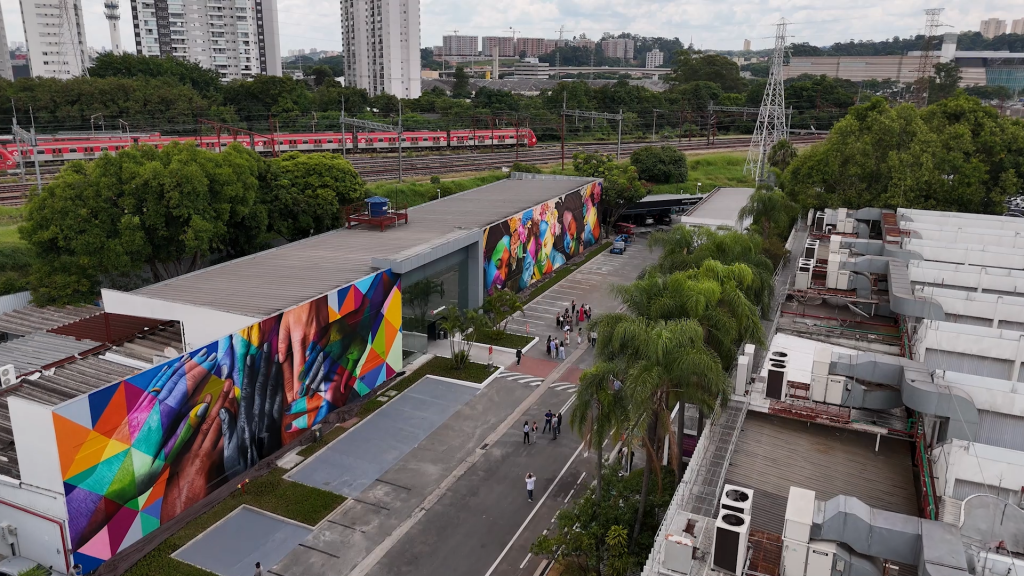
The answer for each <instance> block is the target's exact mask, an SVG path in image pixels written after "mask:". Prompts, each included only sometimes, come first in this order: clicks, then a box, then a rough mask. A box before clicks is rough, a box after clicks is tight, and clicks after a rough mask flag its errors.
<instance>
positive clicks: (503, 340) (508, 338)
mask: <svg viewBox="0 0 1024 576" xmlns="http://www.w3.org/2000/svg"><path fill="white" fill-rule="evenodd" d="M532 340H533V337H532V336H523V335H522V334H512V333H511V332H502V331H501V330H500V329H495V330H488V331H486V332H481V333H480V334H478V335H477V337H476V343H477V344H481V345H484V346H501V347H502V348H511V349H512V350H515V349H516V348H523V347H524V346H526V345H527V344H529V343H530V342H531V341H532Z"/></svg>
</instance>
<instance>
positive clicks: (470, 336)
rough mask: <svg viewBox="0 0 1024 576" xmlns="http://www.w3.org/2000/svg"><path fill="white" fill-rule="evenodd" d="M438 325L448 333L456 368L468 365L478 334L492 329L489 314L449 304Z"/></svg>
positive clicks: (453, 363)
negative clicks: (461, 308)
mask: <svg viewBox="0 0 1024 576" xmlns="http://www.w3.org/2000/svg"><path fill="white" fill-rule="evenodd" d="M438 326H439V327H440V328H441V329H442V330H444V331H445V332H447V333H448V344H449V346H450V347H451V354H452V366H453V367H454V368H455V369H456V370H462V369H463V368H465V367H466V364H467V363H468V362H469V355H470V353H471V352H472V351H473V345H474V344H476V339H477V336H478V335H479V334H480V333H481V332H484V331H486V330H489V329H490V325H489V324H488V319H487V316H485V315H484V314H483V313H481V312H480V311H479V310H459V309H458V308H457V307H455V306H448V307H447V308H445V309H444V310H443V311H442V312H441V321H440V322H439V323H438Z"/></svg>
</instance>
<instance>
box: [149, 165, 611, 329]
mask: <svg viewBox="0 0 1024 576" xmlns="http://www.w3.org/2000/svg"><path fill="white" fill-rule="evenodd" d="M594 181H595V179H594V178H572V177H561V178H552V177H548V178H536V179H535V178H527V179H508V180H500V181H498V182H495V183H493V184H488V185H486V186H481V187H480V188H474V189H472V190H467V191H465V192H462V193H459V194H453V195H452V196H448V197H446V198H442V199H441V200H435V201H433V202H428V203H426V204H421V205H419V206H415V207H413V208H410V209H409V223H408V224H402V225H400V226H398V227H393V228H388V229H387V230H386V231H385V232H381V231H380V229H379V228H376V227H371V226H366V225H360V226H356V227H354V228H352V229H345V228H341V229H339V230H334V231H332V232H327V233H325V234H320V235H319V236H314V237H312V238H307V239H305V240H301V241H298V242H292V243H291V244H287V245H285V246H281V247H279V248H274V249H272V250H267V251H264V252H260V253H258V254H254V255H252V256H247V257H245V258H239V259H237V260H232V261H231V262H225V263H224V264H220V265H217V266H213V267H210V268H205V269H203V270H198V271H196V272H193V273H191V274H186V275H184V276H179V277H177V278H172V279H170V280H167V281H165V282H160V283H159V284H153V285H152V286H147V287H145V288H142V289H139V290H136V291H135V292H133V294H137V295H139V296H146V297H149V298H155V299H159V300H166V301H170V302H178V303H182V304H191V305H193V306H199V307H202V308H208V309H213V310H221V311H224V312H231V313H235V314H242V315H245V316H252V317H257V318H263V317H266V316H270V315H272V314H276V313H277V312H280V311H282V310H286V309H288V308H290V307H292V306H295V305H297V304H301V303H302V302H305V301H307V300H310V299H312V298H315V297H317V296H319V295H321V294H325V293H327V292H329V291H331V290H334V289H336V288H339V287H342V286H346V285H348V284H351V283H352V282H355V281H356V280H359V279H360V278H364V277H366V276H368V275H370V274H372V273H374V272H375V271H376V268H374V267H373V266H372V265H371V260H372V259H373V258H388V257H391V256H394V255H397V254H399V253H403V252H409V251H410V249H411V248H414V247H417V246H422V247H423V248H424V249H425V248H428V247H431V246H436V245H440V244H443V243H445V242H448V241H451V240H454V239H455V238H458V237H461V236H464V235H466V234H470V233H473V232H476V231H478V230H480V229H482V228H486V227H487V226H490V225H491V224H494V223H496V222H500V221H501V220H504V219H506V218H509V217H511V216H514V215H516V214H519V213H521V212H523V211H524V210H528V209H530V208H533V207H534V206H537V205H538V204H541V203H543V202H546V201H548V200H552V199H554V198H557V197H559V196H562V195H563V194H567V193H569V192H572V191H573V190H576V189H578V188H580V187H582V186H584V185H586V184H588V183H590V182H594Z"/></svg>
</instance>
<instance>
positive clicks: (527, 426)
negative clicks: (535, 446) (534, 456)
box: [523, 420, 530, 444]
mask: <svg viewBox="0 0 1024 576" xmlns="http://www.w3.org/2000/svg"><path fill="white" fill-rule="evenodd" d="M529 443H530V421H529V420H527V421H526V422H523V444H529Z"/></svg>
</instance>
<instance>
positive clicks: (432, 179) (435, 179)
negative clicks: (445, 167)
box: [430, 176, 441, 184]
mask: <svg viewBox="0 0 1024 576" xmlns="http://www.w3.org/2000/svg"><path fill="white" fill-rule="evenodd" d="M430 183H431V184H440V183H441V177H440V176H431V177H430Z"/></svg>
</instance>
